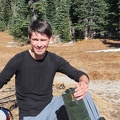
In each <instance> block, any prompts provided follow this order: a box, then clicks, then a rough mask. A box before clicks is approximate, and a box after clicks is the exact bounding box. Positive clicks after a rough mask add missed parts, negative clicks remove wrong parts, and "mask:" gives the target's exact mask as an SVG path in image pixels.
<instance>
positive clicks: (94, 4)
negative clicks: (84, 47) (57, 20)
mask: <svg viewBox="0 0 120 120" xmlns="http://www.w3.org/2000/svg"><path fill="white" fill-rule="evenodd" d="M72 11H73V12H72ZM106 16H107V4H106V2H105V1H104V0H83V1H80V0H72V6H71V19H72V22H73V24H74V26H75V29H76V30H77V31H79V32H81V33H83V36H84V38H85V39H88V38H92V37H93V33H94V31H95V30H96V29H99V30H102V29H103V26H104V25H105V24H106V21H105V17H106Z"/></svg>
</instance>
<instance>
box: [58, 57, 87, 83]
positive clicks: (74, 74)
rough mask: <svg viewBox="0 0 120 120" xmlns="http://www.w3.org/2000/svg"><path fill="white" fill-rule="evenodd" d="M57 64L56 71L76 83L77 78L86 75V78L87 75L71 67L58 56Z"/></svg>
mask: <svg viewBox="0 0 120 120" xmlns="http://www.w3.org/2000/svg"><path fill="white" fill-rule="evenodd" d="M57 64H58V69H57V71H58V72H61V73H63V74H65V75H67V76H68V77H70V78H71V79H73V80H75V81H76V82H79V78H80V77H81V76H82V75H86V76H87V77H88V75H87V74H86V73H85V72H83V71H80V70H78V69H76V68H75V67H73V66H71V65H70V64H69V62H67V61H66V60H65V59H64V58H62V57H60V56H58V59H57ZM88 79H89V77H88Z"/></svg>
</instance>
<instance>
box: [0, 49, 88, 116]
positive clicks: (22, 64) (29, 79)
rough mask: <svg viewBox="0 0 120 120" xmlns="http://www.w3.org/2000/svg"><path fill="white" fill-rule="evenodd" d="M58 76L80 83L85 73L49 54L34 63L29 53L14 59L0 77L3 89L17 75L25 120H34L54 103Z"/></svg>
mask: <svg viewBox="0 0 120 120" xmlns="http://www.w3.org/2000/svg"><path fill="white" fill-rule="evenodd" d="M56 72H61V73H64V74H66V75H67V76H68V77H70V78H71V79H74V80H75V81H77V82H78V81H79V78H80V76H82V75H86V74H85V73H84V72H82V71H79V70H77V69H76V68H74V67H72V66H71V65H70V64H69V63H68V62H67V61H66V60H65V59H63V58H62V57H60V56H57V55H56V54H54V53H51V52H48V51H47V53H46V56H45V57H44V59H42V60H35V59H34V58H32V56H31V55H30V53H29V51H28V50H27V51H24V52H21V53H19V54H17V55H15V56H14V57H13V58H12V59H11V60H10V61H9V62H8V63H7V65H6V66H5V68H4V69H3V71H2V72H1V73H0V88H1V87H2V86H3V85H4V84H6V83H7V82H8V81H9V80H10V79H11V77H12V76H13V75H14V74H15V76H16V77H15V83H16V84H15V86H16V97H17V104H18V107H19V109H20V114H21V115H22V116H35V115H37V114H38V113H39V112H41V111H42V110H43V109H44V108H45V106H46V105H47V104H48V103H49V102H50V101H51V99H52V97H53V96H52V84H53V79H54V76H55V74H56Z"/></svg>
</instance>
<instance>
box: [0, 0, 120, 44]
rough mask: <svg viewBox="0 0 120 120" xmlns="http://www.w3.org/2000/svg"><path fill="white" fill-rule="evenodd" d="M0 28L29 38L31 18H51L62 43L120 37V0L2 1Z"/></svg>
mask: <svg viewBox="0 0 120 120" xmlns="http://www.w3.org/2000/svg"><path fill="white" fill-rule="evenodd" d="M0 8H1V9H0V31H8V32H9V34H10V35H12V36H14V39H15V40H20V41H24V42H25V41H27V29H28V25H29V23H30V21H32V20H35V19H45V20H47V21H48V22H49V23H50V24H51V26H52V29H53V36H54V37H55V36H59V38H60V39H61V41H62V42H69V41H71V40H75V41H77V40H82V39H93V38H94V39H95V38H102V39H103V38H109V39H115V40H120V0H0Z"/></svg>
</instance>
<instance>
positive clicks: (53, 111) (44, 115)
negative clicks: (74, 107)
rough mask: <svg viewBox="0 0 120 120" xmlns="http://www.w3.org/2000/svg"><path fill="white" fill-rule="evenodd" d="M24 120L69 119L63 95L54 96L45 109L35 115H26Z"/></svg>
mask: <svg viewBox="0 0 120 120" xmlns="http://www.w3.org/2000/svg"><path fill="white" fill-rule="evenodd" d="M23 120H69V118H68V115H67V112H66V109H65V106H64V102H63V99H62V97H61V96H60V97H58V98H57V97H53V99H52V101H51V102H50V103H49V104H48V105H47V106H46V107H45V108H44V110H43V111H42V112H41V113H40V114H38V115H37V116H35V117H31V116H26V117H24V118H23Z"/></svg>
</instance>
